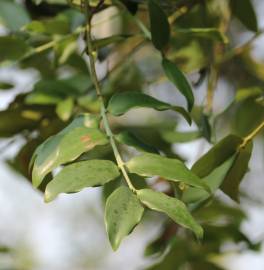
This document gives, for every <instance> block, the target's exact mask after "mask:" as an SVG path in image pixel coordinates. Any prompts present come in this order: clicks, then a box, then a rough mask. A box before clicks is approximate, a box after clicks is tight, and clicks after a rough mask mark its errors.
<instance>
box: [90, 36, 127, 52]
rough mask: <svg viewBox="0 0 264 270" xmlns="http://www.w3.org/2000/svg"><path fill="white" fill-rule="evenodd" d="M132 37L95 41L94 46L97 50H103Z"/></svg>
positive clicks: (113, 37) (111, 37)
mask: <svg viewBox="0 0 264 270" xmlns="http://www.w3.org/2000/svg"><path fill="white" fill-rule="evenodd" d="M129 37H131V36H130V35H113V36H110V37H106V38H102V39H97V40H94V42H93V45H94V48H96V49H101V48H103V47H106V46H108V45H111V44H114V43H118V42H120V41H124V40H126V39H127V38H129Z"/></svg>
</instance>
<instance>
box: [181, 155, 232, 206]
mask: <svg viewBox="0 0 264 270" xmlns="http://www.w3.org/2000/svg"><path fill="white" fill-rule="evenodd" d="M235 158H236V156H235V155H233V156H232V157H231V158H229V159H228V160H227V161H225V162H224V163H223V164H221V165H220V166H219V167H217V168H216V169H214V170H213V171H212V172H211V173H210V174H209V175H208V176H206V177H205V178H202V181H204V183H206V184H207V185H208V186H209V187H210V190H211V191H212V193H214V192H215V191H216V190H217V189H218V188H219V187H220V185H221V184H222V183H223V181H224V179H225V177H226V175H227V173H228V171H229V170H230V168H231V167H232V165H233V163H234V160H235ZM209 197H210V194H208V193H207V192H206V191H204V190H202V189H199V188H194V187H190V188H188V189H187V190H186V191H185V192H184V193H183V195H182V200H183V201H184V202H185V203H196V202H201V201H203V200H206V199H208V198H209Z"/></svg>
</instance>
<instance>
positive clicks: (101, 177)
mask: <svg viewBox="0 0 264 270" xmlns="http://www.w3.org/2000/svg"><path fill="white" fill-rule="evenodd" d="M118 176H119V170H118V167H117V166H116V165H115V164H114V163H113V162H112V161H109V160H86V161H80V162H76V163H73V164H71V165H68V166H66V167H64V168H63V169H62V170H61V171H60V172H59V173H58V174H57V175H56V176H55V177H54V178H53V179H52V181H51V182H49V183H48V185H47V187H46V190H45V201H46V202H50V201H52V200H54V199H55V198H56V197H57V195H58V194H60V193H69V192H78V191H81V190H82V189H84V188H86V187H94V186H101V185H104V184H105V183H107V182H109V181H111V180H113V179H115V178H117V177H118Z"/></svg>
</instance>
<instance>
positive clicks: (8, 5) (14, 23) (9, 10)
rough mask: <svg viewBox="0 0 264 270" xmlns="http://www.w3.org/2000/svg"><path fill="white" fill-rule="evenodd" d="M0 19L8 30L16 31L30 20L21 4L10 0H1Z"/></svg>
mask: <svg viewBox="0 0 264 270" xmlns="http://www.w3.org/2000/svg"><path fill="white" fill-rule="evenodd" d="M0 21H2V22H3V23H4V25H5V26H6V27H7V28H9V29H10V30H12V31H17V30H19V29H20V28H21V27H22V26H23V25H25V24H26V23H28V22H29V21H30V17H29V15H28V13H27V11H26V9H25V8H24V7H23V5H21V4H18V3H16V2H13V1H10V0H1V1H0Z"/></svg>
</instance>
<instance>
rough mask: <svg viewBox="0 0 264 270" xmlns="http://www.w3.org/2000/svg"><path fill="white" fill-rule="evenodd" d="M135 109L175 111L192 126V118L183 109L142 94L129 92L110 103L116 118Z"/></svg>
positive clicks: (117, 96)
mask: <svg viewBox="0 0 264 270" xmlns="http://www.w3.org/2000/svg"><path fill="white" fill-rule="evenodd" d="M133 108H152V109H155V110H158V111H165V110H174V111H176V112H178V113H180V114H181V115H182V116H183V117H184V118H185V119H186V121H187V122H188V123H189V124H190V123H191V118H190V116H189V114H188V112H186V111H185V110H184V109H183V108H181V107H178V106H173V105H170V104H168V103H165V102H163V101H160V100H158V99H155V98H153V97H151V96H148V95H146V94H143V93H141V92H135V91H127V92H123V93H118V94H115V95H114V96H113V97H112V98H111V99H110V101H109V104H108V111H109V112H110V113H111V114H112V115H115V116H119V115H122V114H124V113H126V112H128V111H129V110H131V109H133Z"/></svg>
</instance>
